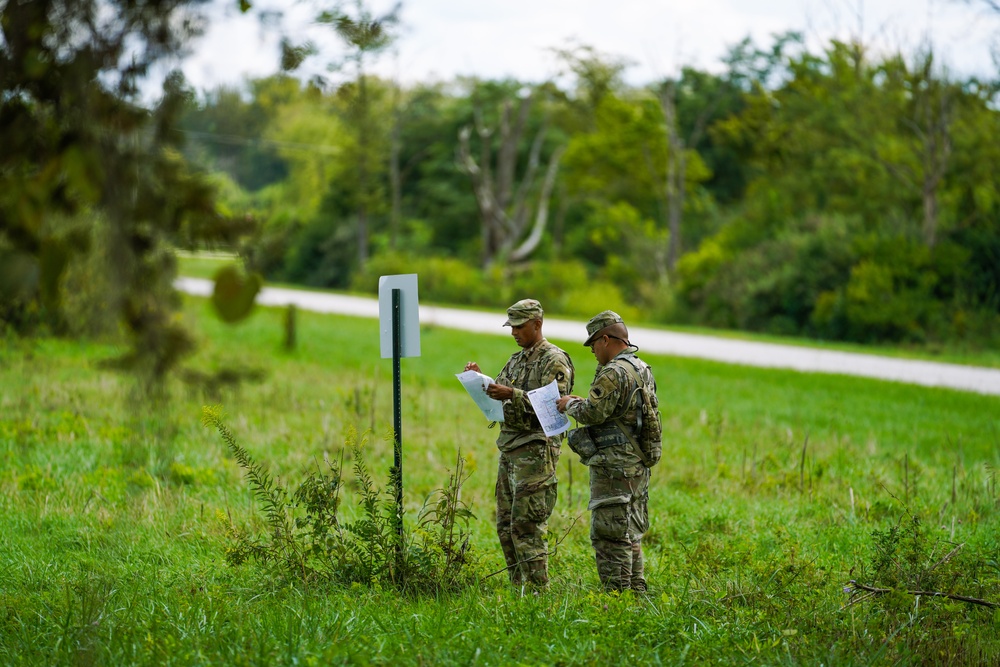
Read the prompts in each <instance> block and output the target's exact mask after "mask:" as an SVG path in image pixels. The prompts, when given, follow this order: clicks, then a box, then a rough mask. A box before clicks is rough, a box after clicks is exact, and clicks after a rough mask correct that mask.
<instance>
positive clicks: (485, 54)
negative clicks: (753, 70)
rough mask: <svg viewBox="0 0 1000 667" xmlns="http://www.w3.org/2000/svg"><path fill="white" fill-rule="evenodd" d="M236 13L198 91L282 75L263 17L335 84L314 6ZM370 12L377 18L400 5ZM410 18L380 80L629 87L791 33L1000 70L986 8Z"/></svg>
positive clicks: (216, 22)
mask: <svg viewBox="0 0 1000 667" xmlns="http://www.w3.org/2000/svg"><path fill="white" fill-rule="evenodd" d="M237 4H238V2H237V0H212V5H211V9H210V16H211V21H210V24H209V25H210V27H209V29H208V31H207V32H206V34H205V35H204V36H203V37H202V38H200V39H199V41H198V42H197V43H196V48H195V50H194V52H193V53H192V54H191V55H190V56H189V57H187V58H186V59H185V60H184V61H182V62H181V63H179V65H180V67H181V69H183V71H184V73H185V76H186V77H187V79H188V81H189V83H190V84H192V85H193V86H194V87H195V88H196V89H198V90H205V89H210V88H215V87H217V86H219V85H237V86H238V85H239V84H241V83H242V82H243V81H244V80H245V79H246V78H248V77H259V76H267V75H269V74H273V73H274V72H276V71H277V69H278V39H279V37H278V35H279V32H278V31H277V30H275V29H274V28H273V25H272V27H270V28H266V29H265V28H262V24H261V21H260V12H261V10H265V11H267V10H273V11H275V12H280V13H281V15H282V17H281V25H282V27H283V29H284V30H285V31H286V32H287V34H288V35H290V36H291V37H292V38H294V39H296V40H303V39H309V40H312V41H313V42H314V43H315V44H316V45H317V47H318V48H319V54H318V55H316V56H314V57H312V58H311V59H309V61H307V63H306V65H305V67H304V68H302V71H301V74H302V75H303V76H312V75H328V76H330V77H331V78H332V79H335V78H336V77H337V74H336V73H334V74H332V75H331V74H329V72H328V69H327V65H328V64H329V63H331V62H335V61H337V60H338V59H339V58H340V57H341V56H342V54H343V51H342V48H341V47H340V45H339V43H338V41H337V39H336V38H335V37H334V36H333V35H332V31H331V30H330V29H329V28H328V27H325V26H319V25H317V24H315V22H314V21H313V17H314V16H315V15H316V13H317V11H316V7H317V6H318V5H317V3H315V2H310V1H309V0H305V1H303V0H298V1H296V0H283V1H282V0H255V2H254V3H253V5H254V10H255V11H254V12H251V13H250V14H246V15H243V14H240V12H239V11H238V10H237V9H236V7H237ZM328 4H329V3H328ZM351 4H353V3H351ZM366 5H367V6H368V7H370V8H371V9H372V10H373V12H374V13H375V14H376V15H378V14H380V13H384V12H385V11H386V10H388V9H390V8H392V7H393V6H394V5H395V0H366ZM271 15H272V16H273V14H271ZM401 19H402V21H401V25H400V27H399V38H398V39H397V41H396V42H395V45H394V47H393V50H392V51H391V52H387V53H386V54H384V55H382V56H380V57H379V59H378V60H377V62H375V63H374V66H373V71H374V72H376V73H378V74H381V75H383V76H387V77H393V78H396V79H398V80H400V81H402V82H403V83H405V84H410V83H416V82H432V81H450V80H452V79H454V78H455V77H456V76H477V77H480V78H503V77H513V78H516V79H519V80H522V81H525V82H539V81H544V80H546V79H549V78H552V77H554V76H556V75H557V74H558V71H559V64H558V61H557V58H556V57H555V56H554V54H553V53H552V49H553V48H567V47H571V46H573V45H587V46H591V47H593V48H595V49H597V50H598V51H599V52H601V53H604V54H607V55H609V56H614V57H617V58H624V59H626V60H627V61H629V62H630V66H629V67H628V69H627V70H626V80H627V81H628V82H629V83H632V84H635V85H641V84H645V83H649V82H651V81H655V80H658V79H662V78H664V77H667V76H673V75H676V74H677V73H679V71H680V68H681V67H682V66H693V67H696V68H699V69H704V70H708V71H715V72H719V71H722V69H723V66H722V63H721V58H722V57H723V56H724V55H725V54H726V53H727V51H728V49H729V48H730V47H731V46H732V45H733V44H735V43H737V42H739V41H740V40H742V39H743V38H745V37H747V36H749V37H751V38H752V39H753V40H754V42H755V43H756V44H757V45H758V46H760V47H762V48H764V47H769V46H770V45H771V44H772V43H773V39H772V36H773V35H775V34H778V33H782V32H785V31H789V30H796V31H800V32H802V33H803V34H804V35H805V37H806V40H807V45H808V46H809V48H810V50H811V51H813V52H817V51H819V50H820V49H821V48H823V46H824V45H825V44H828V43H829V41H830V40H831V39H834V38H837V39H844V40H847V39H853V38H856V37H857V36H859V35H860V36H861V41H862V42H863V43H865V44H867V45H868V46H869V47H870V48H872V49H873V50H875V51H876V52H881V51H886V52H895V51H902V52H904V53H913V52H914V51H915V50H916V49H917V48H918V46H919V45H921V44H922V43H926V42H927V41H928V40H930V42H931V43H932V44H933V46H934V49H935V53H936V54H937V55H938V56H939V58H940V60H941V61H942V62H944V63H945V64H946V65H947V67H948V68H949V70H950V71H951V72H952V73H953V74H955V75H958V76H966V75H980V76H995V75H996V74H997V73H1000V65H998V64H997V63H996V61H995V60H994V58H993V54H994V53H995V52H996V50H997V46H998V45H1000V14H998V13H996V12H993V11H991V10H990V9H989V8H988V7H987V5H986V3H985V2H984V1H983V0H969V1H968V2H963V0H697V1H696V2H692V1H690V0H610V1H609V0H600V1H598V0H403V4H402V11H401ZM176 65H177V64H176V63H175V66H176Z"/></svg>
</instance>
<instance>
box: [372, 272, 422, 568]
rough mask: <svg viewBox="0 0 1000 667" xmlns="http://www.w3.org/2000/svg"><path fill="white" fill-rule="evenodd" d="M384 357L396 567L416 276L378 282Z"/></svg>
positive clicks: (416, 349)
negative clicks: (404, 386)
mask: <svg viewBox="0 0 1000 667" xmlns="http://www.w3.org/2000/svg"><path fill="white" fill-rule="evenodd" d="M378 305H379V329H380V333H381V336H380V340H379V342H380V347H381V353H382V358H383V359H385V358H387V357H392V411H393V415H392V429H393V443H392V459H393V465H392V469H391V470H390V471H389V484H390V486H391V487H392V490H393V495H394V496H395V499H396V515H395V524H396V535H397V537H398V538H399V541H398V543H397V545H396V563H397V567H398V566H400V565H402V557H403V408H402V390H401V383H400V364H399V360H400V359H401V358H402V357H419V356H420V313H419V305H418V301H417V275H416V274H415V273H411V274H406V275H399V276H382V277H381V278H379V282H378Z"/></svg>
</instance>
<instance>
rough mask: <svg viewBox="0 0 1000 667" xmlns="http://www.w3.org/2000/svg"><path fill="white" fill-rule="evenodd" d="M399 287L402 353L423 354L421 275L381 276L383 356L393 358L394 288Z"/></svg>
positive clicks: (380, 298) (402, 355) (403, 355)
mask: <svg viewBox="0 0 1000 667" xmlns="http://www.w3.org/2000/svg"><path fill="white" fill-rule="evenodd" d="M394 289H398V290H399V356H400V357H419V356H420V307H419V305H418V302H417V274H415V273H407V274H404V275H398V276H382V277H380V278H379V279H378V325H379V343H380V349H381V351H382V358H383V359H392V290H394Z"/></svg>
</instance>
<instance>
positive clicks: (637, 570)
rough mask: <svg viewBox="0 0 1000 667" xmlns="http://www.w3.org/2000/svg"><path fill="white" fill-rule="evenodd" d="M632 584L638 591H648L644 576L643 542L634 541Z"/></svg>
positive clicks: (633, 588)
mask: <svg viewBox="0 0 1000 667" xmlns="http://www.w3.org/2000/svg"><path fill="white" fill-rule="evenodd" d="M630 584H631V586H632V590H633V591H635V592H636V593H645V592H646V579H645V577H643V563H642V542H633V543H632V575H631V581H630Z"/></svg>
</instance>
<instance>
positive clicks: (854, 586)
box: [844, 579, 1000, 609]
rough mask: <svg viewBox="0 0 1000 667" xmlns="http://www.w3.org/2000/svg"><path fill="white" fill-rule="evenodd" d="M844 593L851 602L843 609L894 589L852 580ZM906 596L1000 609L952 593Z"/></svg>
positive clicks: (989, 603)
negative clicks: (846, 592)
mask: <svg viewBox="0 0 1000 667" xmlns="http://www.w3.org/2000/svg"><path fill="white" fill-rule="evenodd" d="M844 590H845V591H848V592H849V593H850V594H851V601H850V602H848V603H847V604H846V605H844V606H845V607H850V606H851V605H852V604H855V603H857V602H861V601H862V600H867V599H868V598H871V597H874V596H877V595H884V594H886V593H892V592H893V591H894V590H896V589H894V588H876V587H874V586H867V585H865V584H859V583H858V582H857V581H855V580H854V579H851V580H850V581H849V582H847V586H845V587H844ZM860 591H865V592H866V593H867V594H866V595H858V593H859V592H860ZM906 593H907V594H908V595H916V596H921V595H924V596H927V597H937V598H948V599H949V600H958V601H959V602H967V603H969V604H977V605H980V606H982V607H989V608H990V609H1000V603H998V602H990V601H989V600H980V599H979V598H970V597H968V596H965V595H955V594H953V593H942V592H941V591H906Z"/></svg>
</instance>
